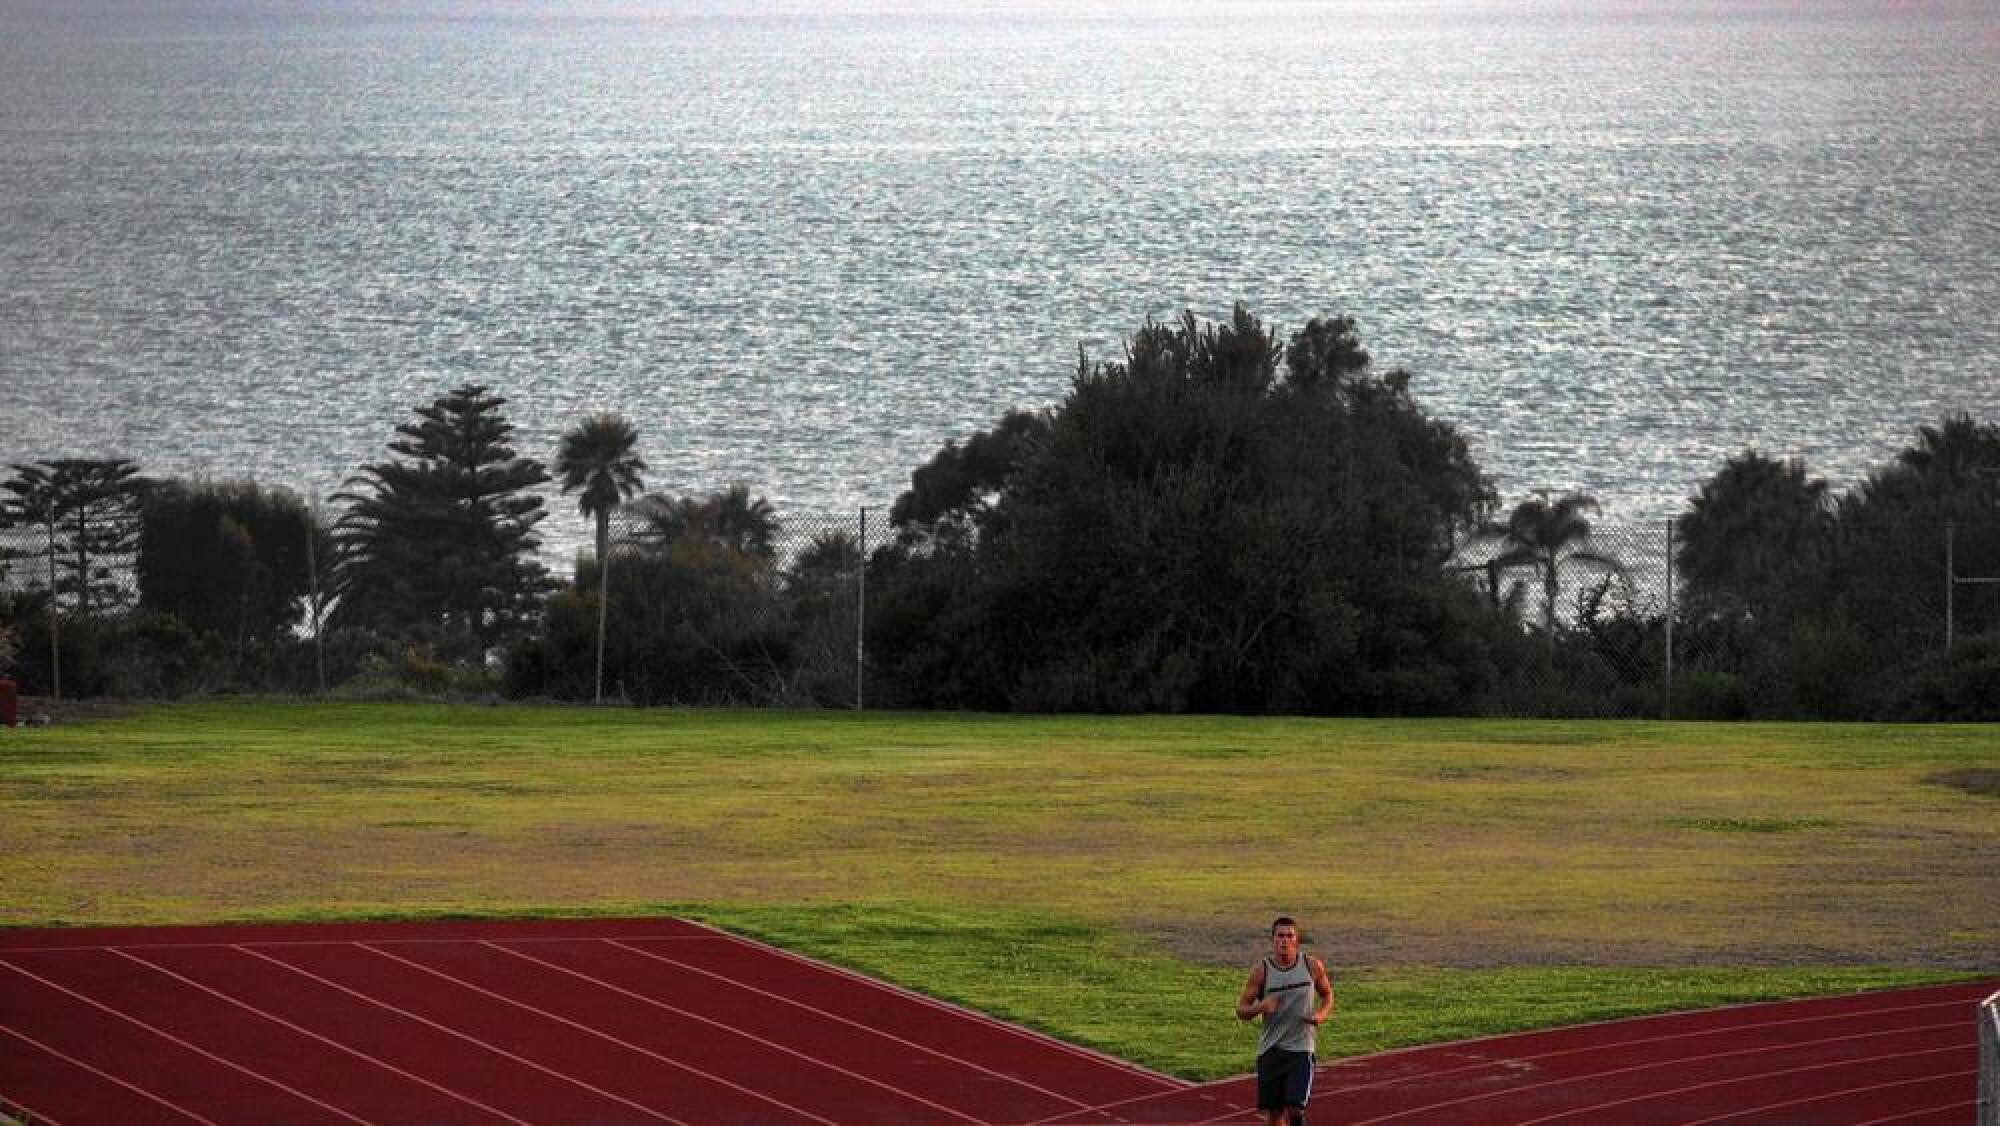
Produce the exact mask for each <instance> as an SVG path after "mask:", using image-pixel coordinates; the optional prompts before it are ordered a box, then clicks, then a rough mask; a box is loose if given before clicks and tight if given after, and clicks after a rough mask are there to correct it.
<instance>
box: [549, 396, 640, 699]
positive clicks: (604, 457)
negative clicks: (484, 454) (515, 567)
mask: <svg viewBox="0 0 2000 1126" xmlns="http://www.w3.org/2000/svg"><path fill="white" fill-rule="evenodd" d="M638 444H639V432H638V431H637V430H635V429H633V428H632V424H631V423H629V422H627V421H625V420H624V419H623V418H620V417H619V416H617V415H615V414H594V415H592V416H590V417H589V418H586V419H584V420H583V421H582V422H580V423H578V424H577V426H576V429H574V430H571V431H570V432H569V433H567V434H564V435H563V438H562V446H561V448H560V449H559V450H557V452H556V474H557V477H558V478H559V480H560V483H561V485H562V491H563V492H565V493H577V494H578V496H577V501H576V504H577V507H578V508H579V509H581V510H582V511H583V514H584V515H585V516H589V517H592V518H594V519H595V520H596V523H597V670H596V678H595V684H596V688H595V690H594V692H593V695H592V702H593V703H603V702H604V623H605V614H606V612H607V605H608V603H609V597H610V593H611V591H610V582H611V510H612V509H614V508H617V507H618V505H619V504H620V503H622V502H623V501H624V500H625V499H626V498H628V497H630V496H632V495H634V494H636V493H637V492H638V491H639V490H640V488H641V487H642V482H641V480H640V477H639V474H640V473H642V472H643V471H644V470H645V468H646V463H645V461H643V460H642V459H641V458H640V457H639V455H638V454H637V453H636V452H635V449H634V448H635V447H636V446H637V445H638Z"/></svg>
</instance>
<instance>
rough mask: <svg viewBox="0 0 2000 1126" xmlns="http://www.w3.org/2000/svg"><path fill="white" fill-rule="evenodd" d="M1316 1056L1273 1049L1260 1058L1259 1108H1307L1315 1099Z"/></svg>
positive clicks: (1258, 1081) (1258, 1058)
mask: <svg viewBox="0 0 2000 1126" xmlns="http://www.w3.org/2000/svg"><path fill="white" fill-rule="evenodd" d="M1312 1089H1313V1054H1312V1053H1311V1052H1288V1051H1286V1050H1284V1049H1283V1048H1272V1049H1271V1050H1270V1051H1268V1052H1265V1053H1264V1054H1263V1055H1261V1056H1258V1057H1257V1109H1258V1110H1280V1109H1283V1108H1284V1107H1288V1106H1304V1105H1306V1100H1307V1099H1308V1098H1311V1097H1312Z"/></svg>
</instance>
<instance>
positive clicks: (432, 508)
mask: <svg viewBox="0 0 2000 1126" xmlns="http://www.w3.org/2000/svg"><path fill="white" fill-rule="evenodd" d="M506 403H507V400H506V399H503V398H501V397H499V396H497V395H494V394H492V393H490V392H489V391H488V389H487V388H485V387H483V386H480V385H478V384H467V385H465V386H462V387H457V388H454V389H453V390H452V391H451V392H449V393H448V394H446V395H444V396H442V397H440V398H438V399H437V400H435V401H433V402H432V403H431V404H430V405H429V406H425V407H419V408H417V412H416V413H417V416H418V420H417V421H415V422H406V423H403V424H402V425H400V426H398V427H397V428H396V433H397V434H399V435H401V437H400V438H398V439H397V440H396V441H393V442H391V443H389V449H390V451H391V452H393V453H397V454H401V455H403V457H404V458H407V459H409V460H390V461H383V462H377V463H375V464H372V465H366V466H363V467H362V469H361V471H360V472H359V473H358V474H356V475H355V476H354V477H352V478H349V480H348V482H347V487H346V488H345V489H344V490H343V491H342V492H340V493H338V494H335V496H334V500H336V501H338V502H343V503H345V504H346V505H347V509H346V511H345V512H344V513H342V515H341V516H340V518H339V520H338V521H336V522H335V525H334V531H335V538H336V541H337V543H338V544H339V546H340V551H341V558H340V563H339V566H338V568H337V571H336V575H337V578H336V594H337V596H338V599H339V601H338V602H337V603H336V604H335V606H334V608H333V613H332V620H333V624H334V625H335V626H336V627H354V626H360V627H366V628H371V629H376V630H380V631H382V632H384V633H387V634H390V635H392V636H401V637H408V638H411V639H413V640H425V641H438V642H441V643H443V645H444V646H445V647H446V648H447V649H448V650H452V651H456V652H457V653H458V654H459V655H462V656H472V657H476V656H478V655H480V654H482V653H484V652H485V651H486V650H487V649H489V648H491V647H492V646H494V645H496V644H498V643H499V642H501V641H504V640H508V639H510V638H512V637H514V636H516V635H518V634H519V633H520V632H521V631H522V630H523V629H524V627H525V626H526V624H527V622H528V621H529V620H530V619H531V617H532V615H533V614H534V612H535V609H536V607H537V606H538V604H539V600H540V598H541V596H542V595H543V594H544V593H545V592H546V591H547V590H548V588H549V585H550V584H549V582H548V573H547V570H546V569H545V568H544V567H543V566H542V565H541V563H540V562H538V561H537V560H536V558H535V549H536V548H537V547H539V546H540V544H541V541H540V540H539V539H538V538H537V537H536V536H535V525H536V524H538V523H540V522H541V520H542V518H543V517H544V516H545V515H547V514H546V513H545V512H544V511H543V510H542V498H541V497H539V496H537V495H535V494H533V493H531V492H529V491H528V490H530V489H532V488H533V487H534V486H536V485H539V484H542V483H543V482H545V481H547V480H548V479H549V474H548V471H547V470H546V469H544V468H543V467H542V463H541V462H539V461H535V460H534V459H532V458H523V457H518V456H516V455H515V453H514V449H513V447H512V446H511V445H509V444H508V437H509V435H511V434H512V433H513V430H514V428H513V426H512V425H510V424H509V423H508V422H507V421H506V420H505V418H504V417H503V416H502V415H501V413H500V409H501V407H503V406H505V405H506Z"/></svg>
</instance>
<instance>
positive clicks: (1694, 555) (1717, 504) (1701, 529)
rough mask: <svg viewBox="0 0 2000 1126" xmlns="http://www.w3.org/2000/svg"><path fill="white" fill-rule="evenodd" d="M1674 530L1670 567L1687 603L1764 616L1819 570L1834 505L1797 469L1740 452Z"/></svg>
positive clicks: (1799, 465) (1822, 486)
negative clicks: (1679, 580)
mask: <svg viewBox="0 0 2000 1126" xmlns="http://www.w3.org/2000/svg"><path fill="white" fill-rule="evenodd" d="M1678 530H1679V533H1680V550H1679V551H1677V552H1676V553H1675V557H1674V564H1675V566H1676V567H1677V568H1678V569H1679V571H1680V574H1681V575H1682V577H1683V578H1684V579H1685V580H1686V581H1687V584H1688V596H1689V600H1690V602H1692V603H1695V604H1699V605H1702V606H1704V607H1705V608H1706V609H1709V610H1727V611H1730V612H1733V613H1738V614H1747V615H1750V616H1753V617H1754V616H1760V615H1763V616H1768V615H1772V614H1778V613H1780V612H1781V608H1782V607H1783V606H1786V605H1789V604H1791V603H1792V602H1793V601H1794V599H1795V596H1796V595H1797V593H1798V592H1799V591H1800V590H1801V589H1802V588H1804V587H1806V586H1809V585H1811V584H1810V583H1809V582H1808V581H1807V580H1808V579H1809V578H1811V577H1813V576H1814V575H1815V573H1816V572H1817V570H1818V569H1819V567H1820V566H1821V565H1822V564H1823V562H1824V560H1825V556H1826V553H1827V551H1828V549H1829V548H1830V546H1831V536H1832V531H1833V500H1832V496H1831V494H1830V493H1829V491H1828V488H1827V483H1826V481H1825V480H1823V479H1820V478H1816V477H1808V476H1807V475H1806V467H1805V464H1804V463H1803V462H1800V461H1798V460H1796V459H1793V460H1787V461H1778V460H1775V459H1773V458H1769V457H1765V456H1764V455H1763V454H1760V453H1758V452H1757V451H1755V450H1745V451H1744V452H1743V453H1741V454H1738V455H1736V456H1734V457H1731V458H1729V459H1728V460H1727V461H1725V462H1723V465H1722V468H1721V469H1720V470H1718V471H1716V474H1715V476H1713V477H1711V478H1709V479H1708V480H1707V481H1706V482H1704V483H1703V484H1702V486H1701V488H1700V490H1699V491H1697V492H1696V493H1695V495H1694V497H1693V498H1691V499H1690V500H1689V502H1688V510H1687V512H1686V513H1685V514H1684V515H1682V516H1681V518H1680V520H1679V522H1678Z"/></svg>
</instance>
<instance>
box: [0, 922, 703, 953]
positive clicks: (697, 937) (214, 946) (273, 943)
mask: <svg viewBox="0 0 2000 1126" xmlns="http://www.w3.org/2000/svg"><path fill="white" fill-rule="evenodd" d="M307 925H312V924H307ZM690 925H693V924H690ZM602 937H604V936H602V935H595V934H528V935H522V936H520V937H519V938H509V937H507V936H505V935H502V936H499V937H498V938H497V939H494V941H499V942H519V943H531V942H575V941H577V940H578V939H590V938H602ZM617 937H619V938H625V939H631V940H632V941H635V942H712V941H714V939H715V935H714V934H686V933H678V934H630V935H619V936H617ZM489 938H493V936H491V935H457V936H452V937H423V936H417V935H404V936H389V937H383V938H372V937H355V936H352V935H350V936H348V937H346V938H245V939H237V940H234V941H228V940H223V939H209V940H206V941H200V942H195V941H187V942H173V941H166V940H161V941H158V942H119V943H102V942H92V943H69V944H59V945H53V946H0V956H5V955H9V954H65V953H78V952H81V951H92V950H96V951H109V950H235V949H239V948H241V947H245V946H270V947H286V946H349V945H352V944H353V943H356V942H369V943H374V944H375V945H377V946H390V945H398V944H404V943H408V944H411V945H423V944H426V943H457V942H484V941H486V940H487V939H489Z"/></svg>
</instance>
